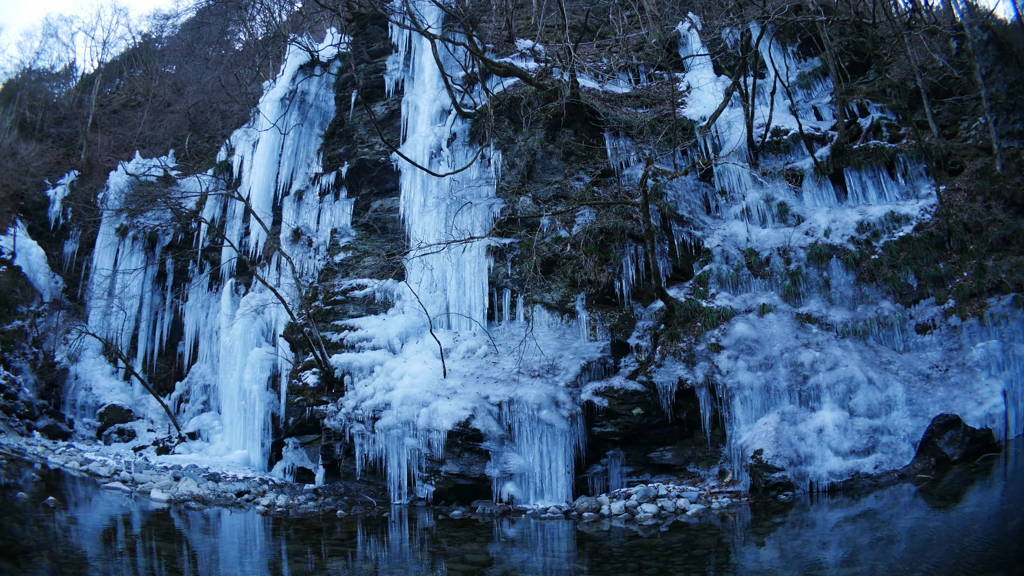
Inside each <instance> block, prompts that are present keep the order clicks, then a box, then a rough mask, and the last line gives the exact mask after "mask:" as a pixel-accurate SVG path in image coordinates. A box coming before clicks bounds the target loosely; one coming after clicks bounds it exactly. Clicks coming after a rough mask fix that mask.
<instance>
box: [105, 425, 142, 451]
mask: <svg viewBox="0 0 1024 576" xmlns="http://www.w3.org/2000/svg"><path fill="white" fill-rule="evenodd" d="M102 438H103V443H104V444H106V445H107V446H110V445H111V444H118V443H124V442H131V441H132V440H135V438H136V432H135V429H134V428H132V427H131V426H125V425H123V424H117V425H115V426H111V427H110V428H109V429H107V430H106V431H105V432H103V435H102Z"/></svg>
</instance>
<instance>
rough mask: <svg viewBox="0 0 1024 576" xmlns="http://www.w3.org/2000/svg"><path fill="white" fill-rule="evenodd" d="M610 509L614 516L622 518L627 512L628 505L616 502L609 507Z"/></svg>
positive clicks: (620, 501)
mask: <svg viewBox="0 0 1024 576" xmlns="http://www.w3.org/2000/svg"><path fill="white" fill-rule="evenodd" d="M608 509H609V513H610V514H611V515H612V516H621V515H622V514H624V513H625V512H626V503H625V502H624V501H622V500H616V501H614V502H612V503H611V504H609V505H608Z"/></svg>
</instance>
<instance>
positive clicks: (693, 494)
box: [679, 491, 700, 502]
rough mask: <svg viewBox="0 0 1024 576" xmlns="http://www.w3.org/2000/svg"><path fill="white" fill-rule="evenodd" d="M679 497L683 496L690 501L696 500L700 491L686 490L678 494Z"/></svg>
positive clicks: (698, 498)
mask: <svg viewBox="0 0 1024 576" xmlns="http://www.w3.org/2000/svg"><path fill="white" fill-rule="evenodd" d="M679 497H680V498H685V499H687V500H689V501H690V502H696V501H697V500H700V492H692V491H687V492H683V493H681V494H679Z"/></svg>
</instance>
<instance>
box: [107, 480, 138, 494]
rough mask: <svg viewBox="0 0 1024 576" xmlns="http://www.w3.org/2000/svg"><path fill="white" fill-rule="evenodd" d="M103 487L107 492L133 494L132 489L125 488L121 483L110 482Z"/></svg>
mask: <svg viewBox="0 0 1024 576" xmlns="http://www.w3.org/2000/svg"><path fill="white" fill-rule="evenodd" d="M103 487H104V488H106V489H107V490H116V491H118V492H131V491H132V489H131V488H129V487H127V486H125V485H124V484H122V483H120V482H108V483H106V484H104V485H103Z"/></svg>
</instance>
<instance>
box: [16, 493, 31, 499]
mask: <svg viewBox="0 0 1024 576" xmlns="http://www.w3.org/2000/svg"><path fill="white" fill-rule="evenodd" d="M14 497H15V498H17V499H18V500H28V494H25V493H24V492H18V493H17V494H15V495H14Z"/></svg>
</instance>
